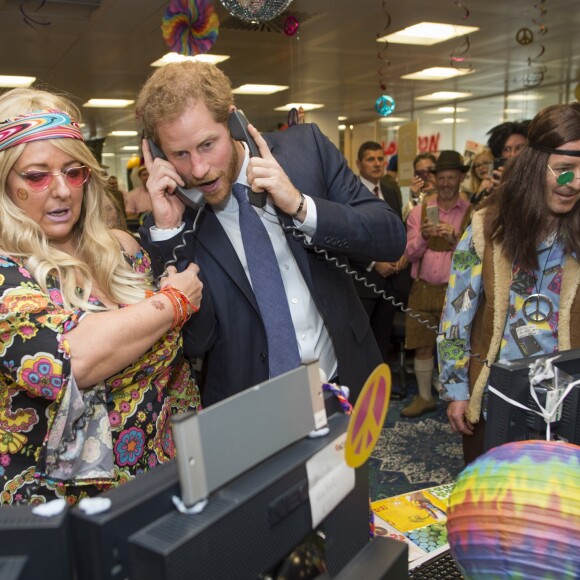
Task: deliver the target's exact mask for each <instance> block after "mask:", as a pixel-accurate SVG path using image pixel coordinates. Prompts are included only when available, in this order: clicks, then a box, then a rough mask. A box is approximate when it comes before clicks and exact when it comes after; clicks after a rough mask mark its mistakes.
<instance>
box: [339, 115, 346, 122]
mask: <svg viewBox="0 0 580 580" xmlns="http://www.w3.org/2000/svg"><path fill="white" fill-rule="evenodd" d="M347 119H348V117H347V116H346V115H340V116H339V117H338V118H337V120H338V121H346V120H347Z"/></svg>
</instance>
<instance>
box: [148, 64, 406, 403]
mask: <svg viewBox="0 0 580 580" xmlns="http://www.w3.org/2000/svg"><path fill="white" fill-rule="evenodd" d="M234 110H235V106H234V100H233V94H232V91H231V83H230V81H229V79H228V78H227V77H226V76H225V75H224V74H223V72H221V71H220V70H219V69H218V68H217V67H215V66H213V65H208V64H205V63H198V62H196V63H180V64H175V65H168V66H166V67H163V68H162V69H159V70H157V71H156V72H155V73H153V75H152V76H151V77H150V78H149V80H148V81H147V82H146V84H145V85H144V87H143V89H142V90H141V93H140V95H139V97H138V100H137V114H138V116H139V118H140V120H141V121H142V123H143V126H144V130H145V133H146V134H147V135H148V136H150V137H152V138H153V139H154V140H155V141H156V143H157V144H158V146H159V147H160V148H161V150H162V151H163V153H164V155H165V156H166V159H161V158H156V159H153V158H152V156H151V154H150V151H149V147H148V144H147V142H146V141H144V144H143V154H144V159H145V162H146V165H147V167H148V168H149V171H150V179H149V181H148V188H149V191H150V193H151V199H152V206H153V216H154V221H155V225H154V226H152V227H151V228H150V227H144V228H142V229H141V236H142V241H143V245H144V246H145V247H146V248H147V249H148V250H149V252H150V254H151V256H152V259H153V265H154V268H155V269H156V270H157V271H160V270H161V269H162V268H163V263H164V262H165V261H166V260H167V259H168V258H170V257H171V256H172V250H173V248H175V247H176V246H177V245H179V244H181V242H182V235H181V233H182V232H183V231H184V229H188V228H189V227H190V224H191V223H192V221H193V220H194V219H195V218H196V217H197V210H195V209H192V208H187V209H185V207H184V204H183V203H182V201H180V199H179V198H178V196H176V195H173V193H174V191H175V190H176V187H177V186H187V187H190V188H191V187H193V188H196V189H197V190H199V191H200V192H202V193H203V196H204V198H205V201H206V202H207V203H206V205H205V206H204V207H203V209H202V210H200V211H201V214H200V215H199V219H198V221H197V230H196V232H195V234H193V235H192V236H188V237H186V241H187V243H186V246H185V248H183V249H182V250H179V251H180V252H181V251H182V252H183V254H182V256H181V257H185V258H186V259H187V260H189V261H191V262H195V263H196V264H198V265H199V267H200V274H199V277H200V279H201V280H202V281H203V283H204V299H203V304H202V306H201V309H200V311H199V313H198V314H196V315H195V316H194V317H193V318H191V320H190V322H189V323H188V324H187V325H186V327H184V350H185V353H186V354H187V355H188V356H189V357H191V358H200V357H203V358H204V370H205V380H204V383H203V385H202V397H203V399H202V400H203V402H204V404H205V405H208V404H212V403H215V402H217V401H219V400H221V399H223V398H225V397H228V396H230V395H232V394H235V393H237V392H239V391H241V390H244V389H247V388H249V387H251V386H253V385H255V384H258V383H260V382H263V381H265V380H267V379H268V378H269V377H270V376H272V375H273V372H272V368H271V366H270V362H271V360H273V359H274V358H275V357H277V356H278V354H279V353H278V352H274V351H273V349H271V348H270V345H271V342H270V332H271V330H270V328H269V325H268V324H267V322H266V319H267V316H266V310H265V308H264V307H263V306H261V305H260V304H259V303H258V302H259V298H258V292H257V290H262V288H261V287H259V288H256V286H257V282H256V280H255V279H254V276H253V274H252V272H251V266H250V263H251V262H252V255H251V253H250V252H248V251H247V250H246V249H245V248H246V240H245V239H244V238H243V228H242V224H241V220H242V214H243V213H244V212H246V209H245V208H246V207H247V205H248V204H247V196H245V194H244V195H243V196H242V195H241V194H239V189H240V187H242V188H243V186H245V187H246V188H251V190H252V191H253V192H259V191H265V192H266V193H267V202H266V205H265V206H264V207H263V208H253V207H250V210H251V211H252V212H255V214H257V215H258V217H259V220H260V221H261V224H260V226H259V228H263V227H265V229H266V230H267V233H268V236H269V242H268V243H270V244H271V245H272V247H273V251H274V253H275V259H276V261H277V270H279V272H278V273H277V274H276V275H277V276H278V275H279V274H281V276H282V280H283V285H284V289H283V292H284V293H285V297H286V301H287V304H286V308H289V310H290V315H291V318H292V321H291V324H290V330H289V334H291V335H292V336H291V338H292V340H294V341H295V342H296V343H297V345H298V349H299V360H298V361H297V362H296V365H295V366H297V365H298V364H300V362H306V361H308V360H312V359H318V360H319V363H320V367H321V369H322V370H323V371H324V373H325V374H326V376H327V377H329V378H330V379H333V378H335V379H336V380H337V381H338V382H340V384H343V385H347V386H348V387H350V389H351V401H352V402H354V400H355V399H356V397H357V395H358V393H359V391H360V389H361V387H362V385H363V384H364V381H365V380H366V378H367V377H368V375H369V374H370V373H371V372H372V371H373V370H374V368H375V367H376V365H378V364H379V363H380V362H381V356H380V353H379V350H378V348H377V345H376V342H375V340H374V337H373V334H372V331H371V329H370V326H369V323H368V318H367V317H366V316H365V313H364V309H363V308H362V305H361V303H360V300H359V299H358V297H357V295H356V291H355V287H354V282H353V280H352V278H351V277H350V276H348V275H346V274H345V273H344V271H343V270H342V269H339V268H337V267H336V266H335V265H334V264H332V263H330V262H329V261H328V260H327V259H325V257H324V256H322V255H321V254H320V253H319V252H317V251H315V249H314V248H313V247H312V246H311V245H310V242H312V244H314V245H316V247H317V248H322V249H324V250H326V251H327V252H328V255H329V256H331V257H337V258H338V259H339V260H340V261H341V262H343V263H346V262H347V261H348V259H349V258H350V257H357V258H358V259H366V260H367V261H370V260H377V261H395V260H397V259H398V258H399V257H400V256H401V254H402V252H403V249H404V246H405V240H406V234H405V229H404V227H403V224H402V222H401V220H400V219H399V217H398V216H397V215H396V213H395V212H394V211H393V210H392V209H391V208H390V207H389V206H388V205H387V204H385V203H383V202H381V201H380V200H379V199H377V198H376V197H374V196H373V195H371V194H369V192H368V191H367V189H366V188H365V187H364V186H363V185H362V184H361V183H360V181H359V180H358V178H357V177H356V176H355V175H354V174H353V173H352V171H351V170H350V169H349V168H348V165H347V163H346V160H345V158H344V156H343V155H342V154H341V153H340V151H339V150H338V149H337V148H336V147H334V145H332V144H331V143H330V141H329V140H328V139H327V138H326V137H325V136H324V135H322V134H321V133H320V130H319V129H318V128H317V127H316V125H310V124H304V125H297V126H294V127H291V128H289V129H287V130H286V131H283V132H278V133H272V134H268V135H264V136H262V135H260V133H259V132H258V131H257V130H256V129H255V128H254V127H252V126H251V125H250V126H249V128H248V130H249V133H250V135H251V137H252V138H253V139H254V140H255V142H256V145H257V147H258V149H259V152H260V157H258V156H255V157H251V158H250V156H249V152H248V147H247V146H246V145H245V144H244V143H242V142H241V141H234V140H233V139H232V137H231V135H230V133H229V131H228V126H227V121H228V117H229V115H230V114H231V113H232V112H233V111H234ZM253 217H255V215H254V216H253ZM256 231H257V230H256ZM295 234H297V235H295ZM264 286H265V284H264Z"/></svg>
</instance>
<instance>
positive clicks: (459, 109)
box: [425, 107, 469, 115]
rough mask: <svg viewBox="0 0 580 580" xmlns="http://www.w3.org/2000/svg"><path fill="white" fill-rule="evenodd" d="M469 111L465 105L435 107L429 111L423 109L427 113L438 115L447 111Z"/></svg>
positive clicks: (447, 112)
mask: <svg viewBox="0 0 580 580" xmlns="http://www.w3.org/2000/svg"><path fill="white" fill-rule="evenodd" d="M466 111H469V109H468V108H467V107H437V108H436V109H430V110H429V111H425V113H427V114H428V115H440V114H442V113H443V114H449V113H465V112H466Z"/></svg>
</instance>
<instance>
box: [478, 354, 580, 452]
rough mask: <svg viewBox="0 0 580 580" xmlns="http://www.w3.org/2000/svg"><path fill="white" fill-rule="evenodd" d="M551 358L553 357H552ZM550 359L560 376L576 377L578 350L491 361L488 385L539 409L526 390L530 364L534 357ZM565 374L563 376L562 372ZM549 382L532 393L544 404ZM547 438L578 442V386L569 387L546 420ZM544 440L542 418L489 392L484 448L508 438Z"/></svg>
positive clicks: (579, 374) (579, 362)
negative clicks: (558, 411) (555, 412)
mask: <svg viewBox="0 0 580 580" xmlns="http://www.w3.org/2000/svg"><path fill="white" fill-rule="evenodd" d="M554 357H555V358H554ZM546 359H554V360H553V363H552V364H553V367H554V369H555V371H556V373H557V374H558V375H559V376H560V377H562V378H563V377H565V375H569V377H571V378H572V379H574V380H575V379H578V378H580V349H574V350H567V351H562V352H560V353H552V354H550V355H538V356H534V357H529V358H524V359H519V360H515V361H511V362H501V363H495V364H493V365H492V367H491V372H490V375H489V384H490V386H492V387H494V388H495V389H496V390H497V391H499V392H500V393H502V394H503V395H505V396H506V397H509V398H510V399H512V400H514V401H516V402H518V403H519V404H521V405H523V406H525V407H527V408H528V409H533V410H535V411H539V410H540V409H539V407H538V405H537V403H536V401H535V400H534V398H533V396H532V394H531V392H530V381H529V370H530V365H531V364H532V363H534V362H537V361H538V360H546ZM564 374H565V375H564ZM551 386H552V381H551V380H550V381H548V382H547V383H540V384H539V385H537V386H536V388H535V392H536V394H537V396H538V400H539V401H540V403H541V404H542V406H545V400H546V395H547V393H548V391H549V390H550V387H551ZM550 438H551V439H557V440H563V441H567V442H569V443H574V444H576V445H580V387H578V386H576V387H572V390H571V391H570V392H569V393H568V395H567V397H566V398H565V399H564V402H563V404H562V410H561V414H558V416H557V418H556V420H555V421H553V422H551V423H550ZM527 439H546V422H545V420H544V419H543V417H541V416H539V415H537V414H536V413H533V412H530V411H527V410H525V409H522V408H520V407H517V406H516V405H514V404H512V403H510V402H509V401H506V400H505V399H503V398H502V397H500V396H498V395H497V394H495V393H493V392H489V395H488V404H487V419H486V427H485V450H486V451H487V450H489V449H491V448H493V447H497V446H498V445H503V444H504V443H509V442H512V441H523V440H527Z"/></svg>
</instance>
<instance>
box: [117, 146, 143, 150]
mask: <svg viewBox="0 0 580 580" xmlns="http://www.w3.org/2000/svg"><path fill="white" fill-rule="evenodd" d="M121 149H123V151H139V147H138V146H137V145H125V147H121Z"/></svg>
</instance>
